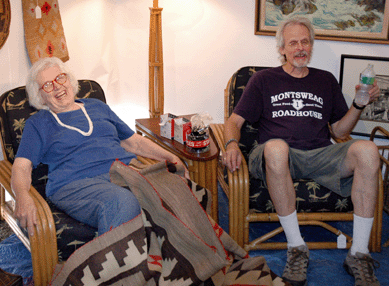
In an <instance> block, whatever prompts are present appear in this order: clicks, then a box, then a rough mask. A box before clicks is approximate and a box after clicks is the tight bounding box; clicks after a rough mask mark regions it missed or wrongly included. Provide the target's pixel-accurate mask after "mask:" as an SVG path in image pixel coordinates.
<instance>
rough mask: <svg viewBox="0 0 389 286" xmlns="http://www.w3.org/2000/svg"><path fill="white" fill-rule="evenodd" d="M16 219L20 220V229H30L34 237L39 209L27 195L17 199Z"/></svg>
mask: <svg viewBox="0 0 389 286" xmlns="http://www.w3.org/2000/svg"><path fill="white" fill-rule="evenodd" d="M14 214H15V217H16V219H18V220H19V224H20V227H22V228H25V227H27V229H28V234H29V235H30V236H32V235H34V228H35V226H36V225H37V223H38V218H37V208H36V205H35V202H34V200H33V199H32V197H31V196H30V195H29V194H27V195H24V196H23V197H18V198H17V199H16V205H15V213H14Z"/></svg>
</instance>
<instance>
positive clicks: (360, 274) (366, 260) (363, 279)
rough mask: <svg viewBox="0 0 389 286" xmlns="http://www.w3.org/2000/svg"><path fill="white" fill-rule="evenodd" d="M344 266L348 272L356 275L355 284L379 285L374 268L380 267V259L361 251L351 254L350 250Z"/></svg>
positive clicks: (361, 285) (362, 285) (359, 285)
mask: <svg viewBox="0 0 389 286" xmlns="http://www.w3.org/2000/svg"><path fill="white" fill-rule="evenodd" d="M343 267H344V268H345V269H346V271H347V272H348V274H350V275H351V276H354V278H355V286H379V285H380V282H378V280H377V277H375V275H374V269H376V268H378V267H380V264H379V263H378V261H376V260H374V259H373V258H372V257H371V256H370V254H363V253H360V252H357V253H355V256H354V255H351V253H350V251H349V252H348V254H347V257H346V259H345V261H344V263H343Z"/></svg>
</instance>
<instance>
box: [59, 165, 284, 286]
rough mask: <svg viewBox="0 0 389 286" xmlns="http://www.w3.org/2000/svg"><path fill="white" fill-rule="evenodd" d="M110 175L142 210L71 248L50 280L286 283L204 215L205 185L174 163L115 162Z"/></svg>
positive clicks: (63, 282)
mask: <svg viewBox="0 0 389 286" xmlns="http://www.w3.org/2000/svg"><path fill="white" fill-rule="evenodd" d="M138 167H139V166H138ZM110 174H111V180H112V182H114V183H116V184H118V185H120V186H123V187H126V188H129V189H131V191H132V192H133V193H134V195H135V196H136V197H137V199H138V201H139V203H140V205H141V207H142V214H141V215H139V216H138V217H136V218H135V219H133V220H131V221H130V222H128V223H125V224H123V225H121V226H119V227H117V228H115V229H113V230H111V231H109V232H107V233H105V234H103V235H101V236H99V237H98V238H96V239H95V240H93V241H91V242H89V243H87V244H86V245H85V246H83V247H81V248H80V249H78V250H77V251H76V252H75V253H73V255H72V256H71V257H70V258H69V259H68V260H67V262H66V263H64V264H62V265H58V266H57V267H56V270H55V272H54V274H53V280H52V283H51V285H66V286H67V285H69V286H70V285H74V286H76V285H88V286H92V285H150V286H151V285H169V286H170V285H179V286H185V285H210V286H212V285H217V286H219V285H220V286H221V285H277V286H278V285H280V286H281V285H288V284H286V283H284V282H283V281H282V279H281V278H280V277H277V276H276V275H275V274H274V273H273V272H272V271H271V270H270V269H269V267H268V265H267V264H266V261H265V259H264V258H263V257H253V258H249V257H248V255H247V253H246V252H245V251H244V250H243V249H242V248H241V247H239V246H238V245H237V244H236V243H235V241H233V240H232V239H231V237H230V236H229V235H228V234H227V233H225V232H224V231H223V230H222V229H221V228H220V227H219V226H218V225H217V224H216V223H215V222H214V221H213V220H212V218H211V217H210V216H209V215H208V213H207V212H206V211H205V210H204V209H209V206H210V203H211V202H210V198H211V196H210V194H209V191H208V190H206V189H204V188H202V187H200V186H198V185H196V184H195V183H194V182H192V181H190V180H187V179H185V178H184V177H183V176H182V175H183V170H182V169H181V168H179V167H177V168H176V166H175V165H171V164H166V163H165V162H161V163H158V164H155V165H152V166H148V167H146V168H143V169H137V168H134V167H129V166H126V165H124V164H122V163H121V162H119V161H116V162H115V163H114V164H113V165H112V167H111V170H110Z"/></svg>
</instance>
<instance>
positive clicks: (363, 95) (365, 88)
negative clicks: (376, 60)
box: [355, 64, 375, 106]
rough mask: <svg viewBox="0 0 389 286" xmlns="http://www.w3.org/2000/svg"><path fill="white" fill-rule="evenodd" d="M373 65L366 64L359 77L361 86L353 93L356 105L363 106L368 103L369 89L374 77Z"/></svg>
mask: <svg viewBox="0 0 389 286" xmlns="http://www.w3.org/2000/svg"><path fill="white" fill-rule="evenodd" d="M373 67H374V66H373V65H372V64H368V65H367V68H365V69H364V70H363V72H362V73H361V76H360V78H359V85H360V86H361V88H360V89H359V90H358V91H357V92H356V94H355V103H356V104H358V105H361V106H365V105H367V104H368V103H369V97H370V96H369V90H370V89H371V88H372V86H373V83H374V79H375V72H374V69H373Z"/></svg>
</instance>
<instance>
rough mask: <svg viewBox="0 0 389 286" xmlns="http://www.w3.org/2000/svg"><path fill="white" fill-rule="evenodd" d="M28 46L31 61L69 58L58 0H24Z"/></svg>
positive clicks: (64, 59) (25, 32)
mask: <svg viewBox="0 0 389 286" xmlns="http://www.w3.org/2000/svg"><path fill="white" fill-rule="evenodd" d="M22 3H23V22H24V35H25V39H26V47H27V50H28V55H29V57H30V61H31V63H32V64H33V63H35V62H36V61H37V60H39V59H40V58H45V57H53V56H55V57H58V58H60V59H61V60H62V61H64V62H66V61H67V60H68V59H69V54H68V49H67V45H66V40H65V34H64V30H63V27H62V21H61V15H60V13H59V5H58V1H57V0H51V1H50V0H47V1H42V0H22Z"/></svg>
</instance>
